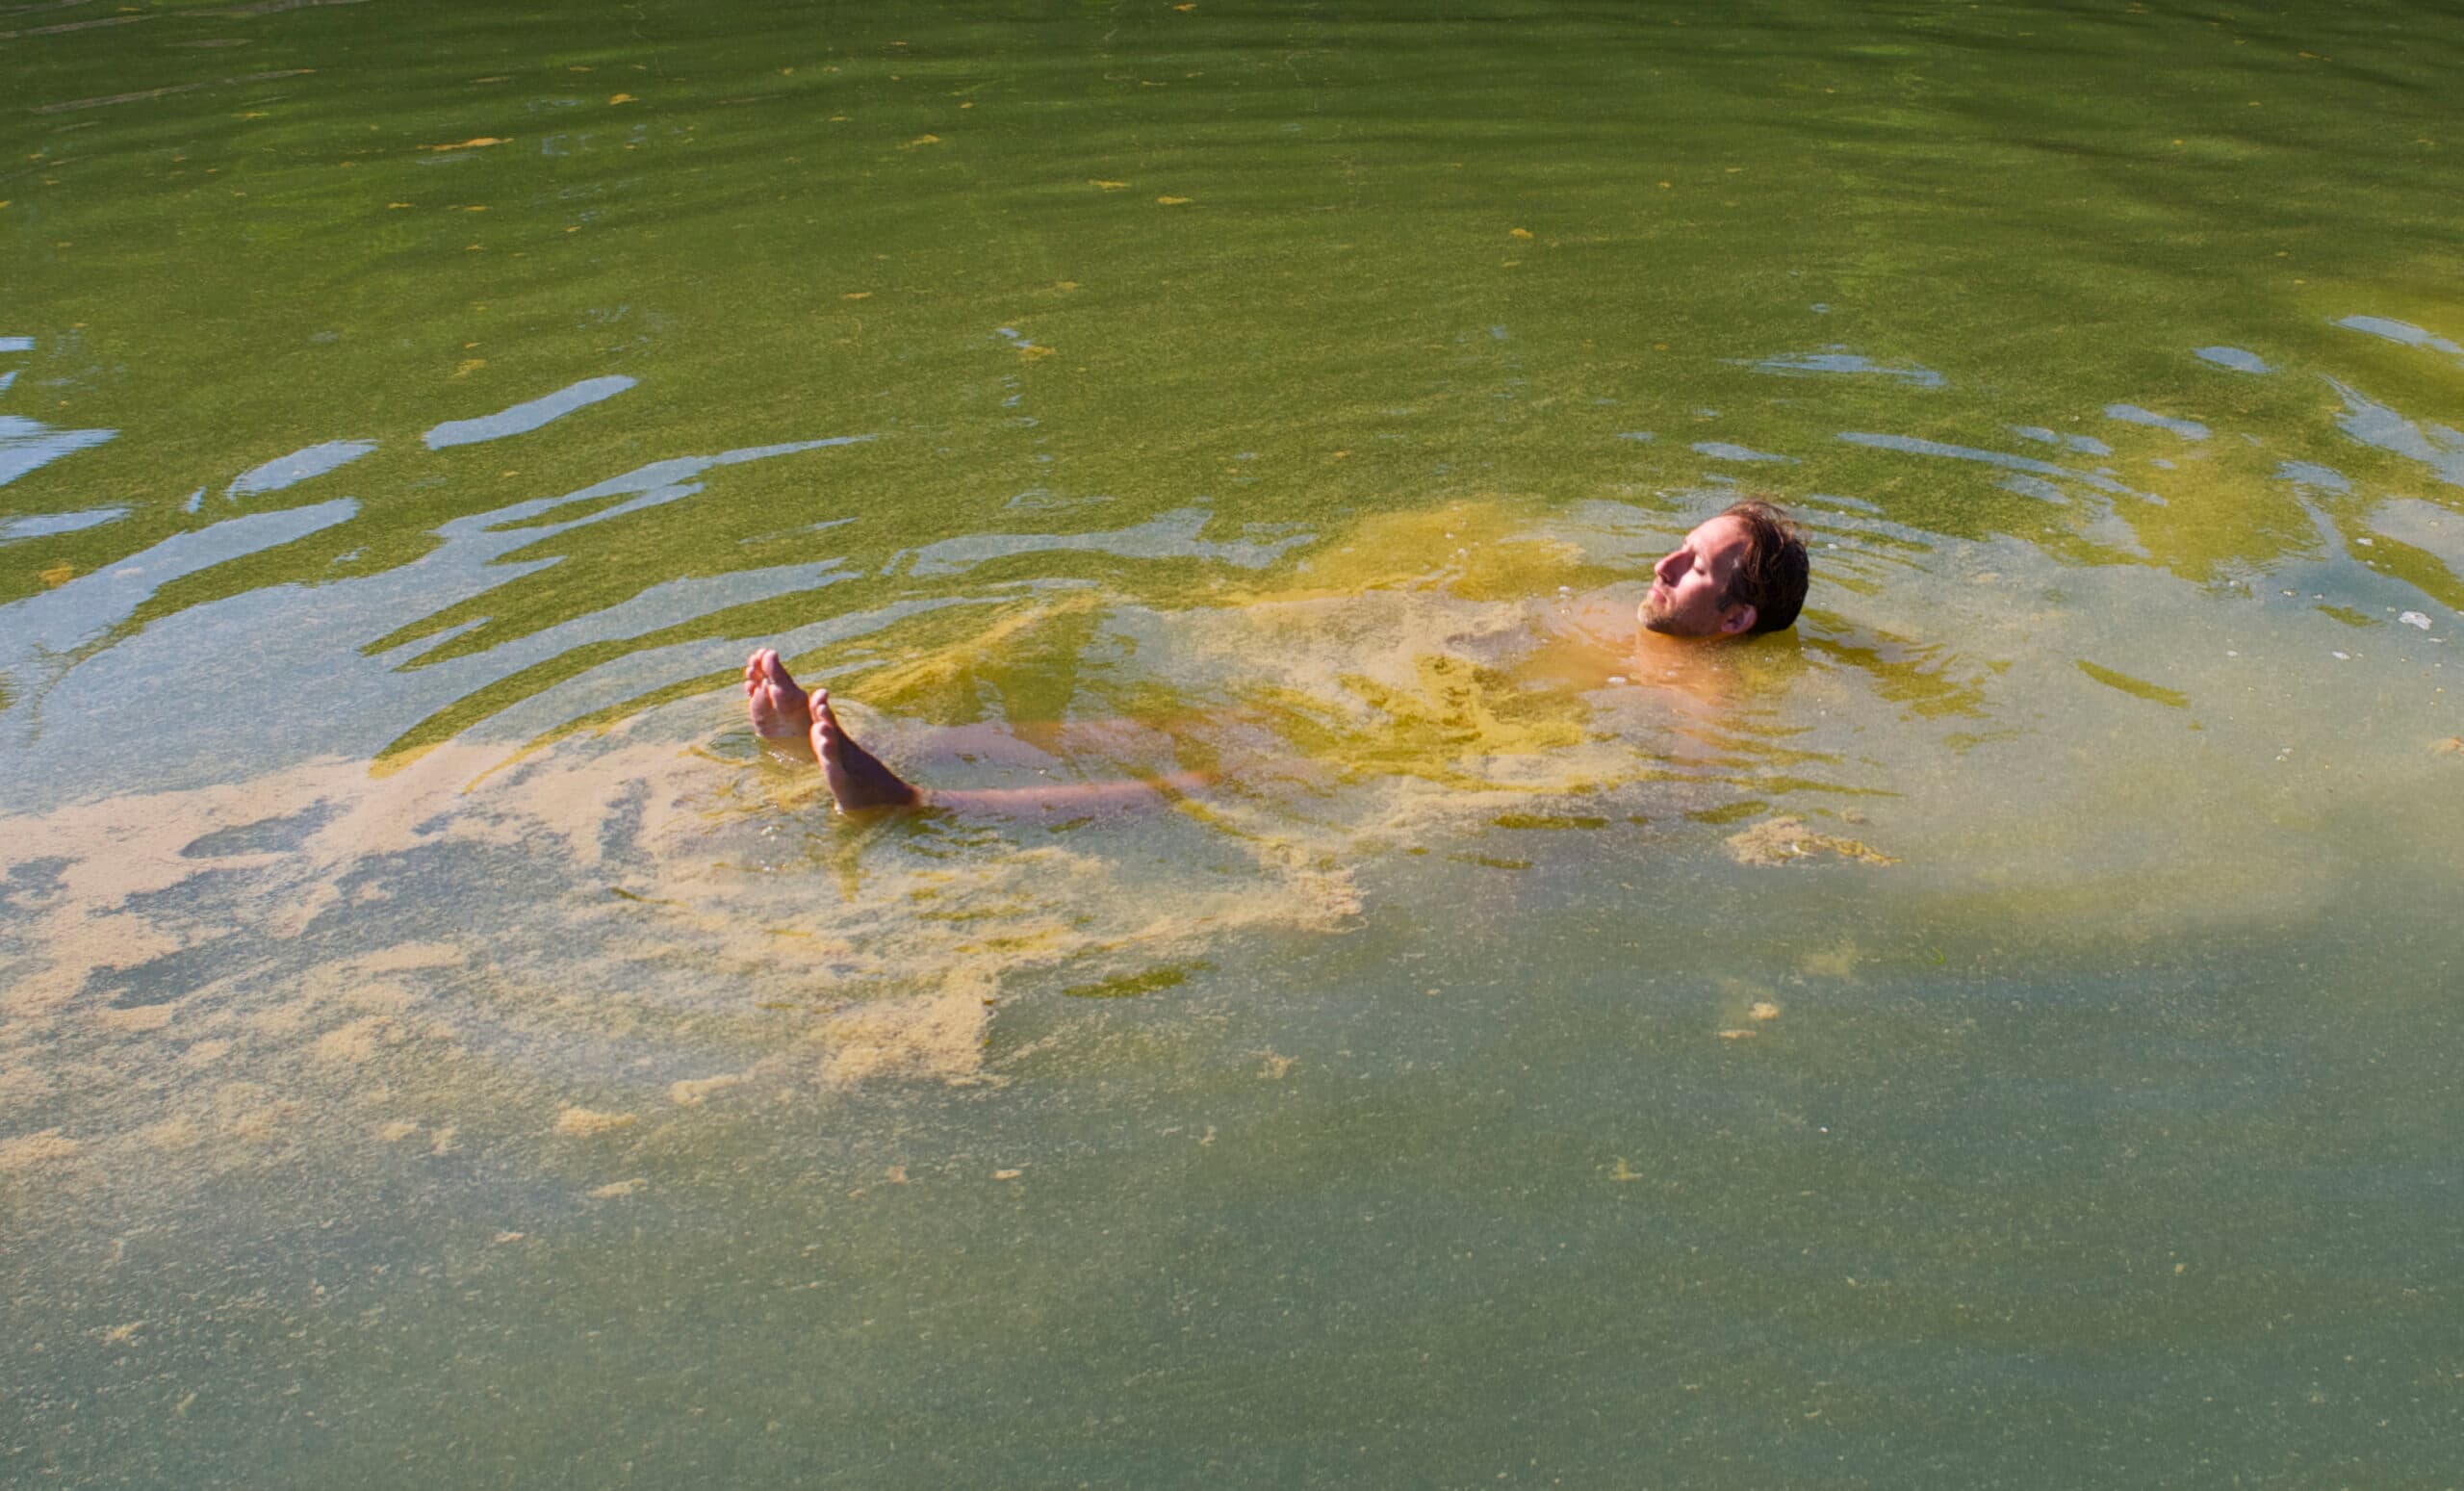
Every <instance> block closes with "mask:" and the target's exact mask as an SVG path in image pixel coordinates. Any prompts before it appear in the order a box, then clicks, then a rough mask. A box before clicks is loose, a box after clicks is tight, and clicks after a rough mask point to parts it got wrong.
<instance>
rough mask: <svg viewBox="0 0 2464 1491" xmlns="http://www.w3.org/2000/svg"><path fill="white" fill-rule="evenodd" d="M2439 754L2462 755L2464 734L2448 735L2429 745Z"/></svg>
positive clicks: (2463, 751)
mask: <svg viewBox="0 0 2464 1491" xmlns="http://www.w3.org/2000/svg"><path fill="white" fill-rule="evenodd" d="M2430 749H2431V750H2432V751H2435V752H2437V753H2438V754H2439V755H2441V756H2464V735H2450V736H2448V737H2447V738H2446V739H2444V740H2441V741H2437V742H2435V743H2434V744H2432V745H2431V746H2430Z"/></svg>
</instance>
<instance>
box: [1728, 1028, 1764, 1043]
mask: <svg viewBox="0 0 2464 1491" xmlns="http://www.w3.org/2000/svg"><path fill="white" fill-rule="evenodd" d="M1756 1034H1757V1033H1756V1032H1754V1031H1751V1030H1746V1029H1743V1028H1742V1027H1739V1028H1736V1029H1731V1030H1724V1031H1721V1032H1720V1039H1721V1040H1723V1041H1751V1040H1753V1039H1754V1038H1755V1035H1756Z"/></svg>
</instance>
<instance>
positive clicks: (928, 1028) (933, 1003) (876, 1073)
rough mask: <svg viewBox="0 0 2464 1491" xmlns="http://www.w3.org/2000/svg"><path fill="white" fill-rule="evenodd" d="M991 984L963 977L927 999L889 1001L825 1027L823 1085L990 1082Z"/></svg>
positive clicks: (848, 1014) (858, 1010) (860, 1009)
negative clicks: (897, 1080) (884, 1080)
mask: <svg viewBox="0 0 2464 1491" xmlns="http://www.w3.org/2000/svg"><path fill="white" fill-rule="evenodd" d="M989 989H990V985H989V984H988V982H985V981H982V980H980V979H976V978H970V977H961V978H959V979H955V980H953V981H952V984H951V987H949V988H948V989H945V990H942V991H941V992H940V993H937V994H934V995H931V996H929V997H925V998H910V999H884V1000H881V1001H878V1002H876V1003H873V1004H867V1005H861V1006H859V1007H857V1008H856V1009H853V1010H849V1011H847V1012H846V1013H844V1014H842V1015H837V1016H835V1017H834V1018H832V1019H830V1020H829V1021H827V1022H826V1023H824V1025H823V1026H822V1027H821V1031H820V1036H821V1039H822V1041H824V1043H825V1044H826V1045H827V1046H828V1048H829V1054H828V1055H826V1056H825V1057H823V1058H822V1067H821V1074H822V1080H823V1081H825V1082H827V1083H829V1084H831V1085H832V1086H834V1087H845V1086H850V1085H852V1084H855V1083H859V1082H864V1081H869V1080H871V1079H874V1078H877V1077H922V1078H935V1079H938V1080H940V1081H943V1082H954V1083H963V1082H974V1081H980V1080H983V1077H984V1033H985V1029H986V1025H987V1021H988V1016H987V1015H986V999H985V996H986V994H987V992H988V990H989Z"/></svg>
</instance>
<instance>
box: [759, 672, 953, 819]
mask: <svg viewBox="0 0 2464 1491" xmlns="http://www.w3.org/2000/svg"><path fill="white" fill-rule="evenodd" d="M790 686H792V685H790ZM809 708H810V710H811V713H812V749H813V754H814V755H816V756H818V757H820V758H821V774H822V777H823V779H824V780H826V781H827V782H829V784H830V796H831V800H832V801H833V802H834V803H836V804H837V805H838V810H839V811H840V812H857V811H860V810H863V809H866V808H911V807H913V806H915V805H916V804H917V803H920V802H922V801H923V800H924V794H923V793H921V792H918V791H916V790H915V789H914V788H913V787H911V786H910V785H908V784H906V783H905V782H904V781H902V780H900V778H899V775H898V773H896V772H894V771H892V770H890V769H889V768H888V767H886V766H885V765H883V764H882V763H881V760H880V758H877V757H875V756H874V755H873V753H872V752H870V751H867V750H865V749H864V748H863V747H862V746H860V745H858V744H857V743H856V742H855V739H854V738H853V737H852V736H850V735H849V734H848V733H847V730H846V727H844V726H842V725H840V724H839V723H838V716H837V714H836V713H834V712H833V710H832V709H831V707H830V690H828V689H826V688H825V689H822V690H820V691H819V692H817V693H815V694H814V695H813V696H812V702H811V704H810V706H809Z"/></svg>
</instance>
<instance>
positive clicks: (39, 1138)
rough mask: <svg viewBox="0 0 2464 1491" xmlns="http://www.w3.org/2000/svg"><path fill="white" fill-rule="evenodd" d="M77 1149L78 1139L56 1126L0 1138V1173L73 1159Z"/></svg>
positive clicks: (20, 1171)
mask: <svg viewBox="0 0 2464 1491" xmlns="http://www.w3.org/2000/svg"><path fill="white" fill-rule="evenodd" d="M77 1149H78V1144H77V1141H75V1140H73V1139H70V1138H67V1137H66V1136H65V1135H64V1134H62V1133H61V1132H60V1130H58V1129H56V1128H50V1129H43V1130H40V1131H39V1132H37V1133H33V1134H27V1135H23V1136H21V1137H19V1138H16V1139H11V1140H0V1175H15V1174H20V1173H23V1172H24V1171H26V1170H33V1169H35V1168H36V1167H37V1166H41V1165H50V1164H54V1163H56V1162H58V1161H61V1160H67V1159H72V1158H74V1157H75V1156H76V1153H77Z"/></svg>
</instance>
